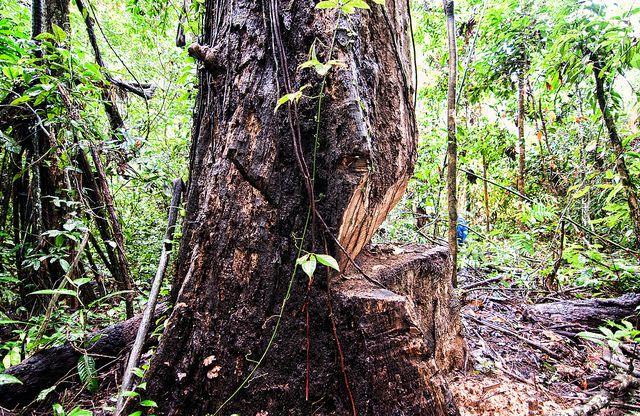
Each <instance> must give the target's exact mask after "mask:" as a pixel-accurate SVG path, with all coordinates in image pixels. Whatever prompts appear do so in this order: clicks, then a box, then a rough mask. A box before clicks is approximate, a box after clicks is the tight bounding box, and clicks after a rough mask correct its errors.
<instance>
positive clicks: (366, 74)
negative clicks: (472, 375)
mask: <svg viewBox="0 0 640 416" xmlns="http://www.w3.org/2000/svg"><path fill="white" fill-rule="evenodd" d="M315 3H316V2H315V1H313V0H297V1H289V2H279V1H278V0H264V1H250V0H239V1H238V0H236V1H234V2H231V1H229V0H217V1H214V0H209V1H207V2H206V3H205V6H206V7H205V12H204V23H203V36H202V38H201V40H200V44H199V45H198V44H196V45H192V46H191V47H190V52H191V54H192V55H193V56H195V57H196V58H197V59H198V60H200V61H201V62H202V67H201V68H200V70H199V79H200V82H199V98H198V101H197V104H196V116H195V125H194V134H193V142H192V149H191V161H190V172H191V177H190V180H189V186H188V191H187V202H186V209H187V217H186V219H185V222H184V226H183V239H182V243H181V248H180V253H179V257H178V261H177V273H176V276H175V279H174V291H173V295H174V296H175V300H176V304H175V308H174V310H173V312H172V314H171V316H170V318H169V321H168V323H167V327H166V329H165V331H164V334H163V336H162V339H161V343H160V345H159V347H158V351H157V353H156V355H155V357H154V358H153V361H152V363H151V367H150V369H149V374H148V376H147V379H148V383H147V395H148V396H149V397H150V398H152V399H153V400H155V401H156V402H157V403H158V405H159V408H158V414H163V415H187V414H188V415H200V414H208V413H209V414H211V413H213V414H215V413H216V412H217V411H218V409H220V406H221V405H223V404H225V403H226V405H225V406H224V409H223V414H233V413H239V414H247V415H256V414H262V415H265V414H269V415H287V414H292V415H297V414H311V413H314V414H317V415H330V414H331V415H333V414H336V415H344V414H353V413H359V414H398V415H400V414H421V415H442V414H448V413H455V407H447V400H446V385H445V383H444V382H443V381H441V380H439V378H438V374H439V373H438V370H439V368H440V367H439V366H441V367H442V369H443V370H446V368H445V367H446V366H445V364H448V363H449V364H450V362H451V361H453V362H456V363H457V362H458V361H459V360H452V359H451V358H450V356H451V355H452V354H451V351H448V350H447V349H442V350H443V351H447V353H446V354H445V355H446V356H447V359H446V360H444V359H443V360H436V359H435V358H434V357H435V356H436V351H438V347H437V345H436V346H434V345H433V343H431V344H430V343H429V342H428V341H427V340H426V339H427V334H429V337H431V335H434V336H433V337H431V338H430V339H434V340H435V342H436V343H439V342H440V341H441V340H442V343H443V345H450V346H453V345H458V346H459V343H458V344H456V343H454V342H447V341H449V340H450V339H453V338H455V339H457V336H458V332H457V330H458V329H459V326H458V318H457V316H456V315H455V314H447V319H445V320H443V319H438V320H436V321H433V320H431V321H429V320H426V319H425V320H424V325H422V323H421V322H423V321H421V320H420V319H419V316H422V315H418V314H417V313H415V311H416V310H418V309H420V308H419V307H418V306H416V305H418V303H419V302H424V304H421V305H419V306H420V307H421V308H424V310H425V312H424V315H425V316H433V314H434V311H438V310H440V309H443V310H445V311H450V310H451V308H450V306H449V305H450V294H451V290H450V282H449V280H448V279H442V278H434V277H433V276H429V275H428V274H426V273H417V272H415V271H414V272H412V273H413V274H411V273H409V272H407V275H411V276H413V280H411V279H409V278H407V282H408V281H410V280H411V282H413V284H417V285H423V286H422V287H424V288H425V290H429V289H430V288H431V286H430V279H434V281H436V282H438V283H437V284H436V286H438V287H439V288H440V290H439V291H438V296H435V297H433V296H432V295H433V294H431V295H429V296H428V297H426V298H425V297H418V296H416V297H413V296H409V294H403V293H395V292H391V291H388V290H383V289H381V288H377V289H376V290H377V292H375V294H374V295H375V299H374V297H372V296H374V295H368V294H367V293H368V292H367V291H373V290H374V288H376V287H373V288H372V287H371V284H370V283H369V282H368V281H367V280H366V279H364V278H363V277H362V275H360V274H359V273H354V274H353V275H352V276H351V279H350V284H352V285H355V286H356V288H355V289H354V288H353V287H351V286H350V289H349V291H346V289H345V287H344V286H343V284H344V283H345V282H344V280H343V278H342V277H341V276H340V275H338V276H327V275H326V274H324V272H323V273H320V272H316V276H315V278H314V280H312V281H311V283H310V284H309V287H308V288H307V280H306V279H305V278H303V276H302V273H298V274H297V275H295V276H294V277H293V278H292V280H291V283H290V279H291V274H292V271H293V269H294V264H295V260H296V257H297V254H296V251H297V247H298V246H299V245H303V247H304V249H305V250H312V249H313V248H312V247H313V246H315V247H316V248H315V251H316V252H325V247H326V251H327V252H328V253H330V254H332V255H333V256H334V257H336V258H338V260H339V263H340V265H341V267H342V268H344V267H345V266H347V265H348V263H349V259H348V257H349V256H350V257H356V256H357V255H358V253H359V252H360V251H361V250H362V248H363V247H364V246H365V244H367V243H368V242H369V241H370V239H371V237H372V235H373V233H374V232H375V230H376V229H377V227H378V226H379V224H380V223H381V222H382V221H383V220H384V218H385V217H386V215H387V213H388V212H389V210H390V209H391V208H392V207H393V206H394V205H395V204H396V203H397V201H398V200H399V198H400V197H401V195H402V194H403V192H404V190H405V187H406V184H407V181H408V178H409V176H410V174H411V172H412V169H413V164H414V160H415V154H416V142H417V133H416V124H415V116H414V108H413V102H412V98H413V94H412V93H413V91H414V88H415V86H414V85H412V84H411V82H412V81H411V80H412V77H411V74H412V71H413V68H412V65H411V62H412V61H411V38H410V34H409V32H408V27H409V11H408V9H407V6H408V2H406V1H405V0H395V1H389V0H388V1H387V2H386V5H385V6H384V9H383V8H382V7H381V6H379V5H374V4H371V5H372V7H371V10H359V11H357V12H356V13H354V14H352V15H350V16H349V19H346V18H339V20H338V23H337V29H336V31H335V51H334V53H333V55H332V57H331V58H333V59H340V60H342V62H343V63H344V67H342V68H334V69H333V70H332V71H331V72H330V73H329V76H328V78H327V83H326V88H325V89H324V94H325V97H324V102H323V103H324V104H323V106H322V110H321V112H320V129H319V137H318V138H319V144H318V146H317V148H316V150H317V156H318V158H317V160H318V165H317V169H316V174H315V181H314V184H313V185H314V189H313V191H314V192H313V193H314V194H315V195H316V196H317V198H316V201H315V205H316V208H317V211H318V213H319V216H317V217H316V221H314V222H315V227H313V226H312V225H310V228H315V230H311V231H310V232H309V233H307V234H306V238H305V239H303V238H302V237H303V236H305V235H304V234H303V229H304V227H305V223H306V220H307V218H308V212H309V208H308V207H309V205H310V201H309V199H308V195H309V192H308V190H307V189H306V185H305V183H306V179H305V178H304V177H303V175H302V174H301V173H300V172H301V169H300V163H299V162H298V161H297V160H296V154H298V156H300V155H299V153H298V152H297V149H296V146H294V144H293V139H292V135H293V136H294V137H300V138H301V149H300V150H301V151H302V153H303V154H302V157H303V158H304V159H305V160H306V165H307V166H308V167H309V169H310V170H311V171H313V170H312V168H311V164H312V162H311V159H312V154H313V153H314V136H315V131H316V123H315V114H316V107H317V104H318V103H317V100H316V99H308V98H307V99H305V98H303V99H302V101H301V102H300V104H299V105H298V106H296V107H293V106H292V107H289V108H288V109H284V107H283V108H281V109H280V110H279V111H278V112H277V113H274V108H275V106H276V101H277V100H278V98H279V97H281V96H283V95H284V94H285V93H288V92H292V91H293V90H296V89H298V88H299V87H300V86H303V85H306V84H310V85H311V87H309V88H308V89H306V90H305V94H308V95H312V96H317V95H318V94H319V93H320V91H319V86H320V84H321V78H320V77H319V76H317V75H316V74H315V72H312V71H311V70H299V69H296V67H297V65H299V64H300V63H302V62H305V61H306V60H307V59H308V55H307V53H308V51H309V48H310V47H311V45H312V44H313V43H314V40H317V41H316V42H315V45H316V51H317V53H318V56H319V58H320V59H321V60H323V61H326V60H327V59H328V58H329V56H328V55H329V53H328V50H329V45H332V44H333V42H332V39H333V38H334V27H336V11H334V10H316V9H315V8H314V6H315ZM285 61H286V62H285ZM287 78H290V79H289V81H287ZM289 82H291V84H292V88H291V89H289V88H288V87H287V84H288V83H289ZM285 107H286V105H285ZM296 116H297V117H296ZM298 128H299V131H300V134H299V136H298V135H297V133H296V131H297V129H298ZM323 221H324V222H326V224H327V227H326V228H324V227H323V225H322V223H323ZM314 222H313V221H312V222H311V223H312V224H313V223H314ZM327 229H329V230H330V233H328V232H327ZM313 235H315V237H316V240H315V241H312V236H313ZM333 236H335V238H336V239H337V240H338V241H339V242H340V245H341V246H342V247H343V248H344V252H342V250H340V249H339V247H338V246H337V244H336V243H335V242H334V240H333V238H332V237H333ZM319 247H322V249H319ZM345 253H347V254H348V255H346V254H345ZM445 257H446V255H445ZM438 264H439V265H440V266H441V267H440V268H439V269H440V270H441V271H442V272H444V273H449V272H450V263H448V262H446V261H445V262H442V261H441V262H440V263H438ZM415 267H417V266H415ZM440 277H441V276H440ZM419 279H424V280H425V281H423V282H421V281H420V280H419ZM290 284H292V285H291V286H290ZM434 284H435V283H434ZM389 287H390V288H391V289H392V290H393V289H394V288H393V287H391V286H389ZM398 287H403V288H406V289H407V290H409V289H411V290H413V291H414V292H415V290H416V289H415V287H414V286H412V284H409V283H406V284H405V285H398ZM289 288H291V289H290V293H289ZM358 288H361V289H358ZM398 290H399V289H398ZM356 293H362V295H357V294H356ZM407 293H409V292H407ZM410 294H411V295H413V292H412V293H410ZM283 299H288V303H286V305H285V307H284V308H283V312H282V313H281V312H280V311H281V304H283ZM420 299H422V300H420ZM329 311H333V312H332V313H330V312H329ZM376 315H379V316H376ZM280 316H281V319H280V318H279V317H280ZM307 316H308V317H310V319H306V317H307ZM374 319H375V320H374ZM365 322H368V323H372V325H370V326H367V328H363V327H362V325H365V326H366V324H365ZM376 322H377V323H378V325H376V324H375V323H376ZM412 322H415V324H412ZM429 322H431V323H430V324H429ZM445 322H447V323H446V324H445ZM383 324H384V325H383ZM422 328H424V330H422ZM276 329H277V332H275V335H274V331H275V330H276ZM385 331H387V332H385ZM368 334H373V335H372V336H377V337H379V338H380V339H386V340H388V341H389V342H390V343H388V344H375V345H370V344H369V342H370V340H369V339H368ZM268 346H269V350H268V354H267V355H266V358H265V359H264V360H263V361H262V362H261V365H260V366H259V367H258V368H255V366H256V360H257V359H258V358H259V357H260V356H261V355H262V354H263V352H264V351H265V350H266V349H267V347H268ZM367 346H368V348H367ZM459 349H460V348H456V350H459ZM367 357H369V358H370V359H369V360H368V359H367ZM376 362H377V363H381V364H384V367H378V366H375V365H373V364H372V363H376ZM438 363H440V364H438ZM382 368H383V369H382ZM307 369H308V373H307ZM252 371H253V372H252ZM248 374H252V377H251V380H250V382H249V383H248V384H247V383H243V380H244V379H245V377H246V376H247V375H248ZM307 374H308V377H307ZM403 380H407V382H408V383H409V384H407V385H409V386H411V392H410V393H411V394H407V395H404V394H402V392H405V390H402V385H403V383H402V381H403ZM307 381H308V388H307V387H306V385H307ZM239 386H244V388H241V389H239V390H237V389H238V387H239ZM404 388H406V387H404ZM236 391H237V392H236ZM234 392H236V393H234ZM307 392H308V394H307ZM377 393H384V394H377ZM394 393H397V394H394ZM307 395H308V400H305V397H306V396H307Z"/></svg>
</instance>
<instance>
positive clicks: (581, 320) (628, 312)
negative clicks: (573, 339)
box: [527, 293, 640, 326]
mask: <svg viewBox="0 0 640 416" xmlns="http://www.w3.org/2000/svg"><path fill="white" fill-rule="evenodd" d="M638 306H640V294H638V293H627V294H625V295H623V296H620V297H617V298H609V299H601V298H595V299H585V300H570V301H559V302H551V303H540V304H537V305H533V306H530V307H529V308H528V310H527V315H528V317H529V318H531V319H533V320H536V321H556V322H572V323H576V324H582V325H586V326H598V325H600V324H601V323H603V322H605V321H607V320H612V321H617V320H620V319H623V318H626V317H629V316H632V315H634V314H635V313H636V308H637V307H638Z"/></svg>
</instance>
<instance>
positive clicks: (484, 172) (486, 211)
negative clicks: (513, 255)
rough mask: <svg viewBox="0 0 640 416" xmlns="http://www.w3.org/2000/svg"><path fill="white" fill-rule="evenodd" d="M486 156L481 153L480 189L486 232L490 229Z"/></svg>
mask: <svg viewBox="0 0 640 416" xmlns="http://www.w3.org/2000/svg"><path fill="white" fill-rule="evenodd" d="M487 167H488V163H487V158H486V157H485V156H484V155H482V191H483V194H484V217H485V229H486V231H487V233H488V232H489V231H491V219H490V215H491V213H490V211H489V185H488V184H487Z"/></svg>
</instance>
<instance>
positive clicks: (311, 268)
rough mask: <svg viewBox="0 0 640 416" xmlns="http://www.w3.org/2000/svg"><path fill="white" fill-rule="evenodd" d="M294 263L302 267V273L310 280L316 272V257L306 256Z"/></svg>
mask: <svg viewBox="0 0 640 416" xmlns="http://www.w3.org/2000/svg"><path fill="white" fill-rule="evenodd" d="M296 263H298V264H299V265H300V266H301V267H302V271H303V272H305V273H306V274H307V276H309V277H310V278H311V277H313V273H314V272H315V271H316V264H317V263H316V256H315V255H314V254H311V253H309V254H306V255H304V256H302V257H300V258H299V259H298V260H297V261H296Z"/></svg>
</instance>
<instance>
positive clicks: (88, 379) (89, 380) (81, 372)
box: [77, 354, 98, 393]
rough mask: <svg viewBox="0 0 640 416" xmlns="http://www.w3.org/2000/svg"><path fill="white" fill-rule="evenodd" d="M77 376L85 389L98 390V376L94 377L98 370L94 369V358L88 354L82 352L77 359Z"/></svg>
mask: <svg viewBox="0 0 640 416" xmlns="http://www.w3.org/2000/svg"><path fill="white" fill-rule="evenodd" d="M77 367H78V376H79V377H80V381H82V382H83V383H84V384H85V385H86V387H87V390H88V391H90V392H92V393H93V392H95V391H96V390H98V378H97V377H96V376H97V374H98V371H97V370H96V360H94V358H93V357H92V356H90V355H88V354H83V355H82V356H81V357H80V359H79V360H78V366H77Z"/></svg>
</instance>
